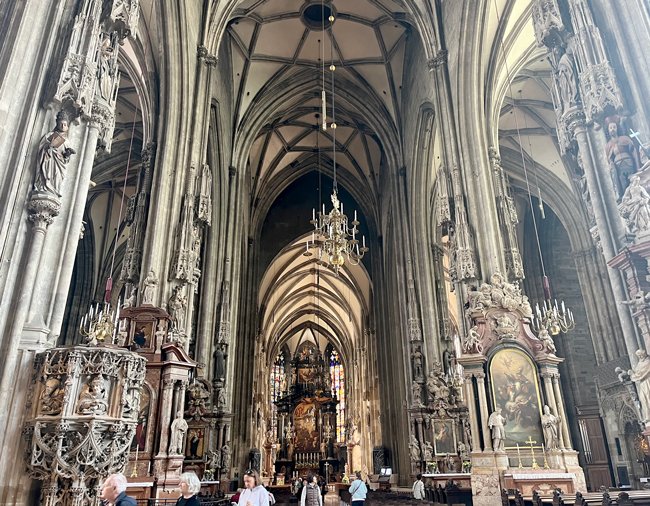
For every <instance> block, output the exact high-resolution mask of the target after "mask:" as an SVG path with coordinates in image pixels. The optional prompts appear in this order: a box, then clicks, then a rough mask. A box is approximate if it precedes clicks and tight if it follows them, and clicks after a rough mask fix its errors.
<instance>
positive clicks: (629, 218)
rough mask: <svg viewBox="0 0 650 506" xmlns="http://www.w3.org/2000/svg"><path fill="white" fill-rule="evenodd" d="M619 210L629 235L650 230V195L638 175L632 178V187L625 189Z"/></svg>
mask: <svg viewBox="0 0 650 506" xmlns="http://www.w3.org/2000/svg"><path fill="white" fill-rule="evenodd" d="M618 209H619V211H620V212H621V216H622V217H623V219H624V220H625V227H626V228H627V231H628V232H629V233H631V234H636V233H638V232H646V231H647V230H648V229H650V195H648V192H647V191H646V189H645V188H644V187H643V186H642V185H641V178H640V177H639V176H638V175H637V174H634V175H633V176H632V177H631V178H630V186H628V187H627V188H626V189H625V193H624V194H623V198H622V199H621V203H620V204H619V206H618Z"/></svg>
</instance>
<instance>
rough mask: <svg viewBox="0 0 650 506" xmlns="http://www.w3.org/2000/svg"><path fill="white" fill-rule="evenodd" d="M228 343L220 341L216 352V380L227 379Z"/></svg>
mask: <svg viewBox="0 0 650 506" xmlns="http://www.w3.org/2000/svg"><path fill="white" fill-rule="evenodd" d="M225 348H226V345H225V344H223V343H219V344H218V345H217V349H216V350H215V352H214V380H215V381H224V380H225V379H226V355H225V353H224V352H225Z"/></svg>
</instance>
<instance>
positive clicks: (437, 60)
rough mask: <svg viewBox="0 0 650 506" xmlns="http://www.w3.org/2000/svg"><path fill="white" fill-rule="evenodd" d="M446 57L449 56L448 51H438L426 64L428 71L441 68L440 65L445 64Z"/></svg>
mask: <svg viewBox="0 0 650 506" xmlns="http://www.w3.org/2000/svg"><path fill="white" fill-rule="evenodd" d="M448 56H449V51H447V50H446V49H441V50H440V51H438V52H437V53H436V55H435V56H434V57H433V58H431V59H430V60H429V61H428V62H427V66H428V67H429V71H431V70H435V69H437V68H439V67H441V66H442V65H444V64H445V63H447V58H448Z"/></svg>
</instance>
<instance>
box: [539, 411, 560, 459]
mask: <svg viewBox="0 0 650 506" xmlns="http://www.w3.org/2000/svg"><path fill="white" fill-rule="evenodd" d="M559 425H560V419H559V418H558V417H557V416H555V415H554V414H553V413H551V408H549V407H548V406H544V414H543V415H542V429H543V430H544V442H545V444H546V448H547V449H548V450H557V449H558V448H559V446H560V437H559V432H558V430H559Z"/></svg>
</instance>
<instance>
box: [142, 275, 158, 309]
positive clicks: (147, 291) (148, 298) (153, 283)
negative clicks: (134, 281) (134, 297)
mask: <svg viewBox="0 0 650 506" xmlns="http://www.w3.org/2000/svg"><path fill="white" fill-rule="evenodd" d="M157 286H158V278H157V277H156V273H155V272H154V270H153V269H151V270H150V271H149V274H147V277H146V278H145V280H144V281H143V282H142V304H143V305H144V304H148V305H152V304H153V297H154V294H155V292H156V287H157Z"/></svg>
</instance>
